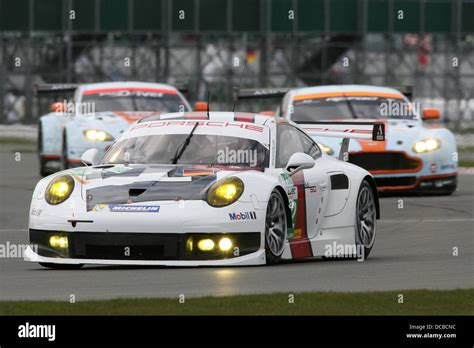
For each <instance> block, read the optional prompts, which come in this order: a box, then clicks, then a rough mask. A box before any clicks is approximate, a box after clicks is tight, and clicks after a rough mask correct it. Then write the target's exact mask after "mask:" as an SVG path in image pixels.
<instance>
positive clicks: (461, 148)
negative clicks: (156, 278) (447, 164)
mask: <svg viewBox="0 0 474 348" xmlns="http://www.w3.org/2000/svg"><path fill="white" fill-rule="evenodd" d="M458 152H459V153H463V152H464V153H466V152H467V153H472V152H474V146H458Z"/></svg>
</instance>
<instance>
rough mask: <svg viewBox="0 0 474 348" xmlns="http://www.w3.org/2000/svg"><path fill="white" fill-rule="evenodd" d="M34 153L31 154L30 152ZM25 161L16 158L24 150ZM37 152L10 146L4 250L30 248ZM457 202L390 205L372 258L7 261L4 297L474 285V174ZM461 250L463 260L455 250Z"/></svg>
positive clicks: (442, 199) (1, 220)
mask: <svg viewBox="0 0 474 348" xmlns="http://www.w3.org/2000/svg"><path fill="white" fill-rule="evenodd" d="M22 149H24V150H29V152H28V151H26V152H25V151H23V150H22ZM16 150H19V151H20V153H21V161H18V162H17V161H15V151H16ZM37 173H38V166H37V160H36V156H35V153H34V152H32V151H31V149H28V148H25V146H22V145H1V148H0V199H1V208H0V244H3V245H6V244H7V243H10V244H13V243H14V244H26V243H27V242H28V240H27V226H28V220H27V219H28V210H29V204H30V198H31V194H32V190H33V188H34V186H35V184H36V182H37V181H38V179H39V175H38V174H37ZM459 179H460V183H459V189H458V191H457V192H456V193H455V194H453V195H451V196H435V197H402V198H401V199H403V209H399V208H398V204H399V201H398V200H399V199H400V198H399V197H390V198H383V199H382V200H381V207H382V220H380V221H379V224H378V231H377V237H376V241H375V246H374V249H373V250H372V254H371V256H370V258H369V259H367V260H366V261H365V262H357V261H352V260H349V261H324V260H312V261H304V262H297V263H285V264H280V265H277V266H272V267H238V268H210V267H209V268H164V267H153V268H144V267H141V268H139V267H138V268H137V267H133V268H132V267H128V268H123V267H122V268H121V267H95V266H89V267H85V268H83V269H82V270H79V271H57V270H48V269H44V268H42V267H41V266H39V265H37V264H33V263H28V262H25V261H23V259H22V258H1V259H0V300H20V299H54V300H65V301H67V300H69V298H70V295H71V294H74V295H75V297H76V301H80V300H84V299H99V298H118V297H175V298H177V297H178V296H179V295H180V294H184V295H185V296H187V297H192V296H206V295H211V296H222V295H236V294H248V293H269V292H294V291H332V290H333V291H375V290H396V289H422V288H426V289H455V288H473V287H474V250H473V249H474V175H469V174H462V175H460V178H459ZM454 247H457V248H458V250H459V255H458V256H453V248H454Z"/></svg>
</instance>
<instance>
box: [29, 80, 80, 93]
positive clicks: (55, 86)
mask: <svg viewBox="0 0 474 348" xmlns="http://www.w3.org/2000/svg"><path fill="white" fill-rule="evenodd" d="M79 86H80V85H79V84H78V83H44V84H38V85H34V91H35V94H60V93H74V92H75V91H76V89H77V87H79Z"/></svg>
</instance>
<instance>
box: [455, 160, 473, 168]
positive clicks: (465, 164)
mask: <svg viewBox="0 0 474 348" xmlns="http://www.w3.org/2000/svg"><path fill="white" fill-rule="evenodd" d="M458 165H459V166H460V167H474V160H468V159H466V160H463V159H461V160H459V163H458Z"/></svg>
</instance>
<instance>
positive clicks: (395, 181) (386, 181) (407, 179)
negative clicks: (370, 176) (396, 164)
mask: <svg viewBox="0 0 474 348" xmlns="http://www.w3.org/2000/svg"><path fill="white" fill-rule="evenodd" d="M375 183H376V184H377V186H378V187H386V186H393V187H396V186H412V185H415V183H416V177H415V176H404V177H399V178H393V177H392V178H375Z"/></svg>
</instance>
